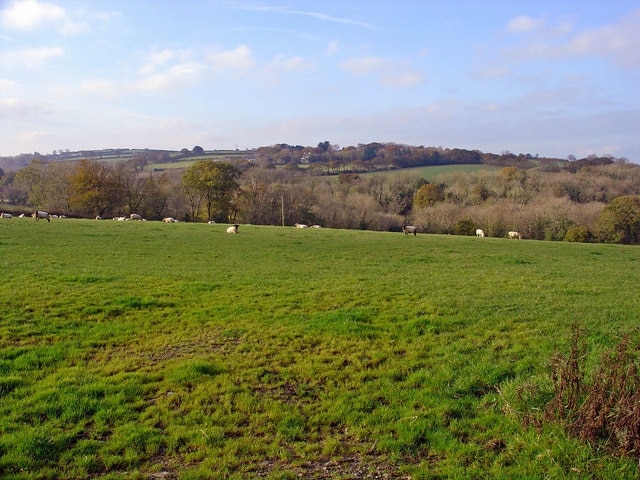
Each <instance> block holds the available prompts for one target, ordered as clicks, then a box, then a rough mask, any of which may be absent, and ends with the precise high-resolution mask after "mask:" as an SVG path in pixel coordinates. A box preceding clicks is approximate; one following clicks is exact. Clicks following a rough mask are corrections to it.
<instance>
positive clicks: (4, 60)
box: [0, 47, 64, 69]
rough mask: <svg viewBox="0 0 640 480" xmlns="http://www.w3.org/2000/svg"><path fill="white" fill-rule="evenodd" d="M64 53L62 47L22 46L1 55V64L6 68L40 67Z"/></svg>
mask: <svg viewBox="0 0 640 480" xmlns="http://www.w3.org/2000/svg"><path fill="white" fill-rule="evenodd" d="M63 55H64V49H63V48H62V47H40V48H22V49H19V50H11V51H8V52H4V53H3V54H1V55H0V64H2V65H4V66H5V67H6V68H8V69H9V68H18V67H26V68H38V67H40V66H41V65H42V64H44V63H45V62H47V61H49V60H51V59H53V58H56V57H62V56H63Z"/></svg>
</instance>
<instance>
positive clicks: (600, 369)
mask: <svg viewBox="0 0 640 480" xmlns="http://www.w3.org/2000/svg"><path fill="white" fill-rule="evenodd" d="M637 352H638V346H637V345H635V346H632V345H630V344H629V339H628V337H624V338H623V339H622V340H621V342H620V343H619V344H618V345H617V346H616V347H614V348H612V349H610V350H608V351H607V352H605V353H604V354H603V355H602V357H601V361H600V364H599V365H598V366H597V367H596V369H595V371H594V373H593V375H592V376H591V377H590V378H588V377H587V375H586V374H585V367H584V363H585V359H586V357H587V355H586V348H585V342H584V336H583V332H582V331H581V330H580V329H579V328H574V331H573V335H572V340H571V350H570V352H569V355H568V356H567V357H563V356H562V355H560V354H556V355H555V356H554V358H553V360H552V362H551V375H552V380H553V389H554V390H553V393H554V395H553V398H552V400H551V401H550V402H549V403H548V404H547V406H546V408H545V411H544V419H545V420H547V421H560V422H562V423H563V424H564V425H565V426H566V428H567V431H568V432H569V433H570V434H571V435H573V436H575V437H577V438H580V439H581V440H584V441H586V442H588V443H589V444H591V445H602V446H604V447H605V448H607V449H608V450H610V451H611V452H613V453H616V454H623V455H628V456H632V457H635V458H638V459H640V375H639V373H638V365H637V362H638V358H637Z"/></svg>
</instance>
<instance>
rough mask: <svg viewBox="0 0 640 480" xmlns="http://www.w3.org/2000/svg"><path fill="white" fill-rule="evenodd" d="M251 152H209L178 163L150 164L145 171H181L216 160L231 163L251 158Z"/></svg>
mask: <svg viewBox="0 0 640 480" xmlns="http://www.w3.org/2000/svg"><path fill="white" fill-rule="evenodd" d="M250 155H251V152H243V151H235V150H214V151H211V152H207V153H205V154H203V155H199V156H196V157H188V158H187V159H184V160H178V161H176V162H167V163H154V164H149V165H147V166H146V167H145V170H154V169H163V170H168V169H180V168H189V167H190V166H191V165H193V164H194V163H196V162H197V161H198V160H214V161H218V162H220V161H225V160H226V161H231V160H235V159H239V158H245V157H247V156H250Z"/></svg>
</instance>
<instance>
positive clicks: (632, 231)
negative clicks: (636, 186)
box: [597, 195, 640, 244]
mask: <svg viewBox="0 0 640 480" xmlns="http://www.w3.org/2000/svg"><path fill="white" fill-rule="evenodd" d="M597 228H598V237H599V239H600V240H601V241H603V242H607V243H626V244H638V243H640V196H638V195H624V196H622V197H617V198H614V199H613V200H611V202H610V203H609V204H608V205H607V206H606V207H604V210H603V211H602V213H601V214H600V217H599V218H598V226H597Z"/></svg>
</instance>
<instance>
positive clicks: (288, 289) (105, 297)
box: [0, 218, 640, 479]
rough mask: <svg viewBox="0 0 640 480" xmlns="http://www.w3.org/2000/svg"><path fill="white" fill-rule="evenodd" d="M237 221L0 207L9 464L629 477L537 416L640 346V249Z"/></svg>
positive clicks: (51, 473)
mask: <svg viewBox="0 0 640 480" xmlns="http://www.w3.org/2000/svg"><path fill="white" fill-rule="evenodd" d="M225 230H226V225H208V224H186V223H178V224H164V223H160V222H114V221H102V222H100V221H90V220H72V219H66V220H53V221H51V223H47V222H45V221H40V222H35V221H33V220H32V219H18V218H13V219H10V220H7V219H3V220H0V275H1V282H0V315H1V319H0V476H2V477H3V478H24V479H27V478H51V479H53V478H88V477H100V478H181V479H183V478H184V479H194V478H237V479H242V478H299V476H300V477H303V478H453V477H455V478H525V477H526V478H611V479H620V478H637V475H638V467H637V460H633V459H628V458H626V459H625V458H621V457H616V456H613V455H610V454H608V453H607V451H606V449H604V448H597V446H595V445H594V446H591V447H590V446H588V445H586V444H583V443H580V442H579V441H577V440H574V439H571V438H569V437H568V436H566V435H565V433H564V430H563V429H562V428H561V427H560V426H559V425H554V424H548V423H547V424H544V425H543V426H541V427H540V426H537V428H533V427H529V426H526V424H525V423H523V421H522V420H523V416H525V415H527V414H535V412H536V411H540V410H541V409H543V408H544V405H545V402H546V401H548V400H549V398H550V388H551V380H550V374H549V362H550V359H551V357H552V356H553V354H554V353H555V352H567V351H568V349H569V346H568V345H569V342H570V332H571V328H572V325H574V324H578V325H580V326H581V327H583V328H584V329H585V332H586V334H585V335H586V340H587V344H588V348H589V352H590V353H589V355H590V358H593V359H595V360H597V358H598V355H599V354H600V353H601V352H602V351H604V350H605V349H607V348H610V347H611V346H613V345H615V344H617V343H618V342H619V341H620V338H621V337H622V336H623V335H625V334H629V335H630V336H631V338H632V339H633V340H634V341H637V340H638V339H639V337H640V335H639V334H638V325H640V289H639V288H638V287H639V286H640V282H639V281H638V271H639V267H640V262H639V260H640V248H639V247H637V246H621V245H602V244H597V245H596V244H574V243H555V242H537V241H528V240H522V241H517V240H506V239H497V238H484V239H479V238H475V237H458V236H440V235H421V234H418V236H417V237H413V236H403V235H402V234H401V233H388V232H384V233H380V232H365V231H348V230H330V229H296V228H289V227H286V228H285V227H264V226H261V227H257V226H245V225H241V226H240V233H239V234H238V235H230V234H227V233H225ZM525 390H526V391H527V392H528V395H527V396H523V395H522V392H523V391H525ZM523 398H527V399H528V400H526V401H523ZM384 475H386V477H384Z"/></svg>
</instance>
